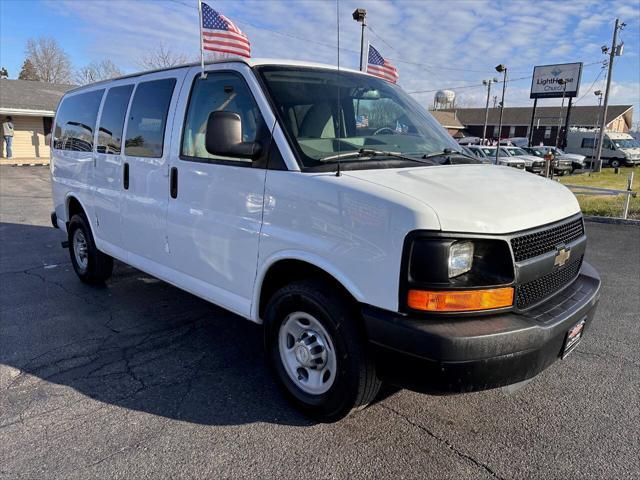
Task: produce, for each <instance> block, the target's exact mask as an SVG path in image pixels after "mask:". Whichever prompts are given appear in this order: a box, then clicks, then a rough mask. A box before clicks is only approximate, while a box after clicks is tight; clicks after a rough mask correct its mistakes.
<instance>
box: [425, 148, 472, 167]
mask: <svg viewBox="0 0 640 480" xmlns="http://www.w3.org/2000/svg"><path fill="white" fill-rule="evenodd" d="M451 156H456V157H465V158H470V159H472V160H478V159H477V158H474V157H472V156H471V155H467V154H466V153H464V152H460V151H458V150H451V149H450V148H445V149H444V150H442V151H441V152H433V153H425V154H424V155H423V156H422V158H423V159H425V160H427V159H429V158H433V157H447V159H448V160H449V162H450V163H451V164H453V162H452V161H451Z"/></svg>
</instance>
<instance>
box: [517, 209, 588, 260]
mask: <svg viewBox="0 0 640 480" xmlns="http://www.w3.org/2000/svg"><path fill="white" fill-rule="evenodd" d="M582 235H584V226H583V224H582V218H578V219H576V220H572V221H571V222H567V223H563V224H562V225H556V226H555V227H551V228H548V229H546V230H541V231H539V232H535V233H529V234H527V235H522V236H520V237H515V238H512V239H511V248H513V255H514V257H515V259H516V262H521V261H522V260H526V259H528V258H533V257H537V256H538V255H543V254H545V253H547V252H552V251H554V250H555V249H556V248H557V246H558V245H561V244H563V243H569V242H572V241H573V240H575V239H577V238H580V237H581V236H582Z"/></svg>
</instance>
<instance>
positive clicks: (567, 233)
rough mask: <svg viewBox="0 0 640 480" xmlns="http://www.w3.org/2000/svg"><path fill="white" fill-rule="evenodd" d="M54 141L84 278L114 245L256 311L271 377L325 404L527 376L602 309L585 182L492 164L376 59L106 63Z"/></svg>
mask: <svg viewBox="0 0 640 480" xmlns="http://www.w3.org/2000/svg"><path fill="white" fill-rule="evenodd" d="M52 147H53V148H52V157H51V176H52V185H53V187H52V188H53V202H54V207H55V211H54V212H53V213H52V222H53V224H54V225H55V226H57V227H58V228H60V229H62V230H63V231H65V232H66V234H67V235H68V247H69V251H70V257H71V262H72V264H73V268H74V269H75V272H76V273H77V275H78V277H79V278H80V279H81V280H82V281H84V282H87V283H91V284H94V283H100V282H104V281H105V280H107V279H108V278H109V276H110V274H111V271H112V268H113V259H118V260H120V261H122V262H125V263H127V264H130V265H132V266H134V267H136V268H138V269H140V270H142V271H144V272H146V273H148V274H150V275H153V276H155V277H157V278H160V279H162V280H164V281H166V282H169V283H171V284H173V285H175V286H176V287H178V288H181V289H184V290H186V291H188V292H191V293H192V294H194V295H197V296H199V297H202V298H203V299H206V300H208V301H210V302H212V303H215V304H217V305H220V306H222V307H224V308H226V309H228V310H230V311H232V312H235V313H236V314H238V315H239V316H240V317H244V318H247V319H249V320H251V321H253V322H256V323H260V324H263V325H264V344H265V348H266V356H267V359H268V362H269V364H270V366H271V367H272V369H273V372H274V376H275V378H276V379H277V382H278V383H279V385H280V386H281V387H282V390H283V391H284V392H285V394H286V395H287V396H288V397H289V398H290V399H291V400H292V402H293V403H294V404H295V405H297V406H298V407H299V408H301V409H302V410H303V411H304V412H306V413H307V414H308V415H310V416H313V417H314V418H317V419H321V420H323V421H331V420H336V419H339V418H341V417H343V416H345V415H347V414H348V413H349V412H350V411H352V410H353V409H357V408H362V407H364V406H365V405H367V404H368V403H369V402H371V401H372V400H373V399H374V397H375V396H376V393H377V392H378V390H379V388H380V385H381V382H389V383H393V384H395V385H399V386H405V387H408V388H412V389H417V390H420V391H426V392H470V391H475V390H482V389H489V388H495V387H501V386H505V385H509V384H514V383H518V382H523V381H525V380H528V379H530V378H532V377H534V376H535V375H537V374H538V373H540V372H541V371H543V370H544V369H546V368H547V367H548V366H549V365H551V364H552V363H554V362H555V361H556V360H558V359H560V358H564V357H566V355H567V354H568V353H569V352H571V351H572V350H573V349H574V348H575V346H576V345H577V344H578V342H579V341H580V339H581V338H582V336H583V335H584V333H585V331H588V327H589V324H590V322H591V321H592V319H593V316H594V312H595V309H596V304H597V302H598V298H599V289H600V279H599V277H598V274H597V273H596V272H595V271H594V269H593V268H592V267H591V266H590V265H589V264H587V263H586V262H585V261H584V255H585V248H586V236H585V228H584V224H583V219H582V216H581V214H580V209H579V207H578V203H577V201H576V199H575V197H574V196H573V194H572V193H571V192H570V191H569V190H567V189H566V188H565V187H563V186H562V185H560V184H558V183H556V182H553V181H550V180H547V179H544V178H540V177H537V176H534V175H525V174H523V173H522V172H521V171H518V170H516V169H514V168H508V167H502V166H495V165H483V164H480V163H477V160H473V159H471V158H469V157H468V156H466V155H464V154H462V153H460V152H459V151H458V150H457V149H458V146H457V144H456V143H455V142H454V141H453V139H452V138H451V137H450V136H449V135H448V133H447V131H446V130H445V129H443V128H442V127H441V126H440V125H439V124H438V123H437V122H436V121H435V120H434V119H433V117H431V115H429V113H427V112H426V111H425V110H424V109H423V108H422V107H420V106H419V105H418V104H417V103H416V102H415V101H414V100H413V99H412V98H411V97H410V96H409V95H407V94H406V93H404V92H403V91H402V89H401V88H400V87H398V86H396V85H393V84H390V83H387V82H385V81H384V80H382V79H379V78H376V77H373V76H370V75H367V74H364V73H361V72H357V71H350V70H340V71H338V70H336V69H335V68H334V67H330V66H324V65H317V64H309V63H301V62H281V61H269V60H264V61H261V60H256V59H252V60H246V61H244V60H228V61H223V62H219V63H213V64H209V65H207V66H206V75H201V72H200V68H199V67H197V66H193V65H192V66H182V67H176V68H170V69H166V70H159V71H153V72H148V73H142V74H137V75H130V76H125V77H121V78H118V79H114V80H109V81H105V82H100V83H95V84H92V85H88V86H85V87H80V88H77V89H75V90H72V91H69V92H68V93H66V94H65V96H64V97H63V99H62V100H61V103H60V105H59V107H58V110H57V113H56V117H55V125H54V133H53V141H52ZM578 360H579V359H573V361H578ZM212 394H215V392H212Z"/></svg>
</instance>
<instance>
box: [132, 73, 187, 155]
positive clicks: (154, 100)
mask: <svg viewBox="0 0 640 480" xmlns="http://www.w3.org/2000/svg"><path fill="white" fill-rule="evenodd" d="M175 85H176V79H175V78H164V79H162V80H153V81H150V82H142V83H140V84H138V88H136V93H135V94H134V96H133V103H132V104H131V111H130V113H129V123H128V124H127V139H126V140H125V144H124V153H125V155H130V156H134V157H154V158H160V157H162V149H163V146H164V129H165V126H166V124H167V113H168V111H169V104H170V103H171V96H172V95H173V89H174V87H175Z"/></svg>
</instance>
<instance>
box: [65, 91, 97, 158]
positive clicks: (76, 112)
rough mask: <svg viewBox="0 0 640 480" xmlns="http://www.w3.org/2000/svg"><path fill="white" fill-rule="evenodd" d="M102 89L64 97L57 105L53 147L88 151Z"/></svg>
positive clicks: (91, 147)
mask: <svg viewBox="0 0 640 480" xmlns="http://www.w3.org/2000/svg"><path fill="white" fill-rule="evenodd" d="M103 93H104V89H103V90H94V91H92V92H87V93H81V94H78V95H73V96H71V97H66V98H65V99H64V100H62V104H61V105H60V106H59V107H58V113H57V114H56V126H55V130H54V136H53V148H55V149H57V150H74V151H78V152H90V151H92V150H93V132H94V131H95V128H96V121H97V117H98V108H99V107H100V102H101V101H102V94H103Z"/></svg>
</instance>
